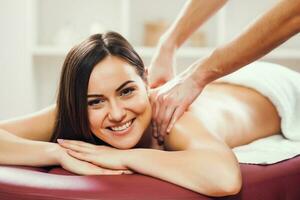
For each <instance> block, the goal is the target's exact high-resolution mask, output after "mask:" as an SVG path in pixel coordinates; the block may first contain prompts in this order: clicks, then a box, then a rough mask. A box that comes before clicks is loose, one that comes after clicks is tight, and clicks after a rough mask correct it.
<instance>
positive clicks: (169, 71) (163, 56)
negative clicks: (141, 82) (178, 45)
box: [148, 44, 175, 88]
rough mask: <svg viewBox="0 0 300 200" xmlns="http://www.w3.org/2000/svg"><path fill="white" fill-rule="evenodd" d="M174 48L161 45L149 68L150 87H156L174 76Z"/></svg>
mask: <svg viewBox="0 0 300 200" xmlns="http://www.w3.org/2000/svg"><path fill="white" fill-rule="evenodd" d="M174 65H175V58H174V50H173V49H172V48H169V47H166V46H165V45H162V44H161V45H159V46H158V48H157V50H156V52H155V53H154V56H153V58H152V60H151V62H150V65H149V68H148V82H149V86H150V88H156V87H159V86H161V85H163V84H165V83H166V82H167V81H169V80H170V79H172V78H173V77H174V74H175V73H174V68H173V67H174Z"/></svg>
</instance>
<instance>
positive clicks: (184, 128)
mask: <svg viewBox="0 0 300 200" xmlns="http://www.w3.org/2000/svg"><path fill="white" fill-rule="evenodd" d="M164 141H165V142H164V145H165V149H166V150H171V151H174V150H175V151H178V150H187V149H195V148H204V147H220V146H222V147H224V146H226V144H225V143H224V142H223V141H222V140H221V139H220V138H218V137H216V136H215V135H213V134H211V133H210V132H209V131H208V130H207V128H206V127H205V126H204V124H203V123H202V121H201V120H200V119H199V118H198V117H196V116H195V113H192V112H189V111H188V112H185V113H184V114H183V116H182V117H181V118H180V119H179V120H178V121H177V122H176V123H175V125H174V127H173V128H172V130H171V132H170V133H169V134H168V135H166V136H165V139H164Z"/></svg>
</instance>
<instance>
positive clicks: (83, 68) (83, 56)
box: [51, 32, 146, 144]
mask: <svg viewBox="0 0 300 200" xmlns="http://www.w3.org/2000/svg"><path fill="white" fill-rule="evenodd" d="M108 55H113V56H117V57H119V58H122V59H124V60H125V61H126V62H128V63H129V64H131V65H132V66H134V67H135V69H136V72H137V73H138V75H140V76H141V77H142V78H143V79H144V80H145V78H146V77H145V68H144V63H143V61H142V59H141V58H140V57H139V55H138V54H137V53H136V52H135V50H134V49H133V47H132V46H131V45H130V44H129V42H128V41H127V40H126V39H125V38H123V37H122V36H121V35H120V34H118V33H116V32H107V33H104V34H95V35H92V36H90V37H89V38H87V39H86V40H85V41H83V42H81V43H80V44H78V45H76V46H75V47H73V48H72V49H71V50H70V52H69V53H68V54H67V56H66V59H65V61H64V64H63V67H62V71H61V77H60V83H59V91H58V96H57V102H56V104H57V116H56V122H55V128H54V131H53V134H52V138H51V141H52V142H56V140H57V139H58V138H62V139H73V140H82V141H86V142H90V143H94V144H105V143H104V142H103V141H101V140H100V139H98V138H97V137H96V136H94V134H93V133H92V131H91V130H90V127H89V120H88V113H87V90H88V83H89V78H90V75H91V73H92V70H93V68H94V67H95V65H96V64H97V63H99V62H101V61H102V60H103V59H104V58H105V57H107V56H108Z"/></svg>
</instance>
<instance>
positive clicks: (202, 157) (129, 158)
mask: <svg viewBox="0 0 300 200" xmlns="http://www.w3.org/2000/svg"><path fill="white" fill-rule="evenodd" d="M225 152H226V151H223V150H215V149H209V148H207V149H201V150H189V151H160V150H154V149H131V150H128V153H127V155H126V156H123V157H124V159H125V161H124V162H125V165H127V167H128V168H129V169H132V170H133V171H137V172H139V173H142V174H145V175H149V176H153V177H156V178H159V179H162V180H165V181H168V182H171V183H174V184H177V185H180V186H182V187H185V188H188V189H190V190H193V191H196V192H199V193H201V194H205V195H209V196H224V195H231V194H235V193H237V192H238V191H239V189H240V186H241V178H240V171H239V165H238V164H237V162H236V160H235V158H234V156H233V154H231V152H226V153H225Z"/></svg>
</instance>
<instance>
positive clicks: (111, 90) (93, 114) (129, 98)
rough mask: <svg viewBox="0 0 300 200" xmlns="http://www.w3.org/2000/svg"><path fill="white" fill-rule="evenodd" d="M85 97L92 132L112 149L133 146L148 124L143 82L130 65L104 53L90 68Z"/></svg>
mask: <svg viewBox="0 0 300 200" xmlns="http://www.w3.org/2000/svg"><path fill="white" fill-rule="evenodd" d="M87 100H88V117H89V123H90V128H91V130H92V132H93V133H94V134H95V135H96V136H97V137H98V138H100V139H101V140H103V141H104V142H106V143H108V144H110V145H112V146H114V147H116V148H119V149H129V148H132V147H134V146H135V145H136V144H137V143H138V142H139V140H140V139H141V137H142V135H143V133H144V131H145V130H146V128H147V127H148V125H149V123H150V120H151V106H150V102H149V99H148V95H147V89H146V84H145V82H144V81H143V79H142V78H141V77H140V76H139V75H138V74H137V72H136V71H135V68H134V66H132V65H130V64H128V63H127V62H126V61H124V60H122V59H121V58H118V57H116V56H107V57H106V58H105V59H104V60H102V61H101V62H99V63H98V64H97V65H96V66H95V67H94V69H93V71H92V73H91V76H90V79H89V85H88V99H87Z"/></svg>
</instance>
